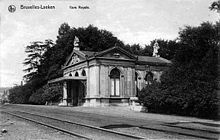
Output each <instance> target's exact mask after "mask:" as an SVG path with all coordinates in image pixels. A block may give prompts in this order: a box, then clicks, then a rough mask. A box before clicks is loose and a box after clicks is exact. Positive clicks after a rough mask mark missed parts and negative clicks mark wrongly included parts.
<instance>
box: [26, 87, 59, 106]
mask: <svg viewBox="0 0 220 140" xmlns="http://www.w3.org/2000/svg"><path fill="white" fill-rule="evenodd" d="M62 93H63V91H62V86H60V85H55V86H49V85H45V86H43V87H42V88H39V89H38V90H37V91H36V92H34V93H33V94H32V95H31V96H30V98H29V102H30V103H33V104H48V103H53V102H55V103H56V102H59V101H60V99H61V97H62V95H63V94H62Z"/></svg>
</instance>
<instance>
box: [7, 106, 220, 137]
mask: <svg viewBox="0 0 220 140" xmlns="http://www.w3.org/2000/svg"><path fill="white" fill-rule="evenodd" d="M6 113H7V112H6ZM8 113H11V112H8ZM15 113H17V114H15ZM19 113H20V115H19ZM24 114H26V115H31V116H35V118H36V117H37V116H38V117H43V118H47V119H52V120H56V121H60V122H62V123H64V126H67V127H68V125H69V124H72V125H77V126H79V127H83V128H82V129H85V128H87V129H88V128H90V129H93V132H92V133H91V134H90V133H89V132H84V133H82V132H78V131H76V132H75V131H73V130H74V129H76V130H77V129H79V128H74V129H72V130H71V129H66V128H62V129H64V130H59V128H60V126H58V129H57V130H59V131H62V132H65V131H66V130H67V131H66V132H65V133H69V134H71V133H73V134H71V135H74V136H76V135H78V134H79V136H78V137H80V138H83V137H86V138H85V139H108V138H109V139H144V138H145V137H147V136H146V135H142V136H139V135H138V136H136V133H133V132H131V131H130V132H129V131H121V132H119V131H120V130H119V131H118V130H116V131H114V130H111V128H107V127H106V128H105V127H101V128H100V127H97V126H91V125H87V124H82V123H76V122H72V121H69V120H63V117H61V116H60V117H59V118H62V119H58V118H53V117H48V116H44V115H39V113H38V114H36V111H34V112H33V113H29V112H27V111H25V112H24V111H23V110H22V111H15V110H13V113H11V115H17V117H19V116H21V117H22V115H24ZM40 114H42V113H40ZM44 114H45V113H44ZM18 115H19V116H18ZM50 115H51V114H50ZM53 115H54V114H53ZM66 115H68V116H69V115H70V114H65V116H66ZM21 117H20V118H21ZM23 117H25V116H23ZM27 117H28V116H27ZM29 117H30V116H29ZM36 123H37V122H36ZM43 123H44V124H46V123H47V122H46V123H45V122H43ZM44 124H42V125H44ZM131 126H133V127H136V128H138V129H141V130H143V131H148V130H153V131H158V132H164V133H168V134H171V135H179V136H188V137H191V138H194V139H199V138H200V139H212V140H218V139H219V138H220V137H219V136H220V132H219V131H217V130H216V131H215V130H214V131H212V130H204V129H192V128H189V127H182V126H176V125H173V124H168V123H160V124H155V125H150V124H149V125H143V126H142V125H132V123H131ZM48 127H50V126H48ZM52 128H53V126H52ZM54 129H56V128H54ZM82 129H80V130H82ZM104 133H105V134H104ZM132 133H133V134H132ZM81 136H82V137H81ZM107 136H108V137H107Z"/></svg>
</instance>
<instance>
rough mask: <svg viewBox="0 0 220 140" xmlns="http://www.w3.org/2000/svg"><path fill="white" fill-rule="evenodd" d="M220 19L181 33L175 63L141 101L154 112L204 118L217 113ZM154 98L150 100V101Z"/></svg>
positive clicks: (145, 91)
mask: <svg viewBox="0 0 220 140" xmlns="http://www.w3.org/2000/svg"><path fill="white" fill-rule="evenodd" d="M218 27H219V22H217V23H216V24H211V23H208V22H204V23H202V24H201V25H200V26H198V27H190V26H186V27H185V28H184V29H182V30H181V31H180V32H179V47H178V49H177V51H176V54H175V55H174V59H173V61H172V62H173V64H172V66H171V67H170V69H169V70H168V71H166V72H165V73H164V74H163V75H162V77H161V83H160V84H154V83H153V84H152V85H151V86H153V87H155V88H150V91H149V89H148V90H147V89H144V90H143V91H142V92H141V95H140V100H141V101H142V103H143V104H145V105H146V106H147V107H149V108H150V110H152V111H154V112H160V113H161V112H162V113H168V114H179V115H188V116H197V117H205V118H216V117H217V116H218V106H219V98H218V96H217V77H218V69H217V68H218V49H219V48H218V41H219V38H220V35H219V34H218ZM149 101H151V102H149Z"/></svg>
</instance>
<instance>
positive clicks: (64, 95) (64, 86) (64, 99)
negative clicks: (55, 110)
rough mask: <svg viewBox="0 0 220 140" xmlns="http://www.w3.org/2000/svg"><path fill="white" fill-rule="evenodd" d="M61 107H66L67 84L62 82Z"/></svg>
mask: <svg viewBox="0 0 220 140" xmlns="http://www.w3.org/2000/svg"><path fill="white" fill-rule="evenodd" d="M62 105H67V82H66V81H64V82H63V104H62Z"/></svg>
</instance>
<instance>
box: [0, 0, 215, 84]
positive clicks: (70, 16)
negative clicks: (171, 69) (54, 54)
mask: <svg viewBox="0 0 220 140" xmlns="http://www.w3.org/2000/svg"><path fill="white" fill-rule="evenodd" d="M213 1H214V0H213ZM211 3H212V0H62V1H58V0H47V1H40V0H0V60H1V61H0V87H11V86H14V85H16V84H20V83H21V81H22V79H23V78H22V77H23V75H24V74H25V73H24V72H23V69H24V68H25V67H24V65H23V64H22V63H23V62H24V59H25V58H26V54H25V47H26V46H27V45H30V43H31V42H34V41H44V40H46V39H52V40H53V41H55V40H56V37H57V34H58V29H59V27H60V25H61V24H62V23H64V22H66V23H68V24H69V25H70V26H71V27H75V28H77V27H87V26H88V25H90V24H92V25H94V26H96V27H98V28H99V29H105V30H108V31H110V32H112V33H113V35H114V36H116V37H118V39H120V40H122V41H123V42H124V43H125V44H135V43H136V44H140V45H142V46H144V44H149V43H150V41H152V40H154V39H169V40H173V39H176V38H177V37H178V32H179V31H180V29H181V28H182V29H183V28H184V26H186V25H189V26H199V25H200V24H201V23H202V22H204V21H210V22H213V23H214V22H215V21H217V20H218V19H219V17H218V16H219V15H218V14H217V12H214V11H210V10H209V9H208V7H209V6H210V4H211ZM10 5H14V6H15V7H16V11H15V12H13V13H11V12H9V10H8V7H9V6H10ZM21 5H23V6H32V5H34V6H40V5H42V6H47V5H50V6H55V9H21ZM79 6H81V7H89V9H79V8H78V7H79ZM70 7H77V9H71V8H70Z"/></svg>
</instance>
